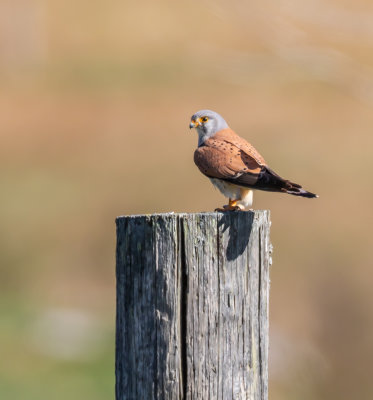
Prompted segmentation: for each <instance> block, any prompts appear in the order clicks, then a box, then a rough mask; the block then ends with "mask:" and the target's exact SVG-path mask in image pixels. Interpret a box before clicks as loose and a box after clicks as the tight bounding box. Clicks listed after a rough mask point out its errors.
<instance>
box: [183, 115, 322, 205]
mask: <svg viewBox="0 0 373 400" xmlns="http://www.w3.org/2000/svg"><path fill="white" fill-rule="evenodd" d="M189 127H190V128H196V129H197V132H198V147H197V149H196V151H195V152H194V162H195V164H196V165H197V167H198V168H199V170H200V171H201V172H202V173H203V174H204V175H206V176H207V177H208V178H210V180H211V182H212V183H213V184H214V186H216V187H217V188H218V189H219V190H220V191H221V192H222V193H223V194H224V195H225V196H226V197H228V198H229V206H226V207H225V209H235V208H240V209H244V208H246V207H248V206H250V205H251V204H252V189H258V190H266V191H270V192H283V193H288V194H292V195H295V196H301V197H308V198H312V197H317V195H315V194H313V193H310V192H307V191H306V190H304V189H302V187H301V186H300V185H298V184H296V183H293V182H290V181H289V180H286V179H283V178H281V177H280V176H279V175H277V174H276V173H275V172H274V171H272V170H271V169H270V168H269V167H268V165H267V163H266V162H265V160H264V158H263V157H262V156H261V155H260V154H259V152H258V151H257V150H256V149H255V148H254V147H253V146H252V145H251V144H250V143H248V142H247V141H246V140H245V139H243V138H241V137H240V136H238V135H237V134H236V133H235V132H234V131H233V130H232V129H230V128H229V126H228V124H227V123H226V121H225V120H224V119H223V117H221V116H220V115H219V114H218V113H216V112H214V111H211V110H201V111H198V112H197V113H195V114H194V115H193V116H192V118H191V123H190V125H189Z"/></svg>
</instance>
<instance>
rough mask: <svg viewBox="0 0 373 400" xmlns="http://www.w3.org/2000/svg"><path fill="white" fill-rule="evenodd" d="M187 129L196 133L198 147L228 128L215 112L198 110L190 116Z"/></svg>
mask: <svg viewBox="0 0 373 400" xmlns="http://www.w3.org/2000/svg"><path fill="white" fill-rule="evenodd" d="M189 128H190V129H192V128H196V130H197V132H198V146H200V145H201V144H202V143H203V142H204V141H205V140H206V139H208V138H209V137H211V136H213V135H215V133H216V132H219V131H220V130H222V129H226V128H228V124H227V123H226V122H225V120H224V118H223V117H222V116H221V115H219V114H218V113H217V112H215V111H211V110H200V111H197V112H196V113H195V114H193V115H192V118H191V120H190V124H189Z"/></svg>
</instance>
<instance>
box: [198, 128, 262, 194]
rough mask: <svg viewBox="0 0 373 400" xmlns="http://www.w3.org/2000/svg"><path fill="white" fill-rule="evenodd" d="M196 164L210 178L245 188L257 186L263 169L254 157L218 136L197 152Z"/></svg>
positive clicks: (208, 140) (207, 141)
mask: <svg viewBox="0 0 373 400" xmlns="http://www.w3.org/2000/svg"><path fill="white" fill-rule="evenodd" d="M242 140H243V139H242ZM246 143H247V142H246ZM247 145H249V144H248V143H247ZM249 146H250V145H249ZM253 149H254V148H253ZM254 150H255V149H254ZM255 151H256V150H255ZM257 154H258V156H257V158H259V157H260V155H259V153H257ZM262 160H263V159H262ZM263 161H264V160H263ZM194 162H195V164H196V165H197V167H198V168H199V169H200V171H201V172H202V173H203V174H205V175H206V176H208V177H209V178H219V179H224V180H227V181H230V182H232V183H235V184H237V185H243V186H253V185H255V183H256V182H257V180H258V177H259V174H260V172H261V170H262V168H263V167H262V165H261V164H259V162H258V161H257V160H256V159H255V158H254V157H253V156H252V155H249V154H247V153H246V151H244V150H242V149H241V148H239V147H238V146H237V145H236V144H235V143H232V142H228V141H227V140H224V139H221V138H217V137H216V135H215V136H214V137H213V138H210V139H207V140H206V141H205V143H204V145H203V146H201V147H199V148H198V149H197V150H196V151H195V153H194Z"/></svg>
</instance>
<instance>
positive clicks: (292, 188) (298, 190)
mask: <svg viewBox="0 0 373 400" xmlns="http://www.w3.org/2000/svg"><path fill="white" fill-rule="evenodd" d="M281 191H282V192H285V193H288V194H292V195H293V196H300V197H307V198H308V199H313V198H315V197H319V196H318V195H317V194H315V193H311V192H308V191H307V190H304V189H303V188H302V187H301V186H300V185H298V184H297V183H293V182H289V181H288V182H286V187H284V188H282V189H281Z"/></svg>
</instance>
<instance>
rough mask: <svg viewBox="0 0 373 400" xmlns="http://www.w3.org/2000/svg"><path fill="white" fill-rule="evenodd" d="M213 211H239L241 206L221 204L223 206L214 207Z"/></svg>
mask: <svg viewBox="0 0 373 400" xmlns="http://www.w3.org/2000/svg"><path fill="white" fill-rule="evenodd" d="M215 211H217V212H224V211H241V207H240V206H230V205H226V206H223V207H219V208H215Z"/></svg>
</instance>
